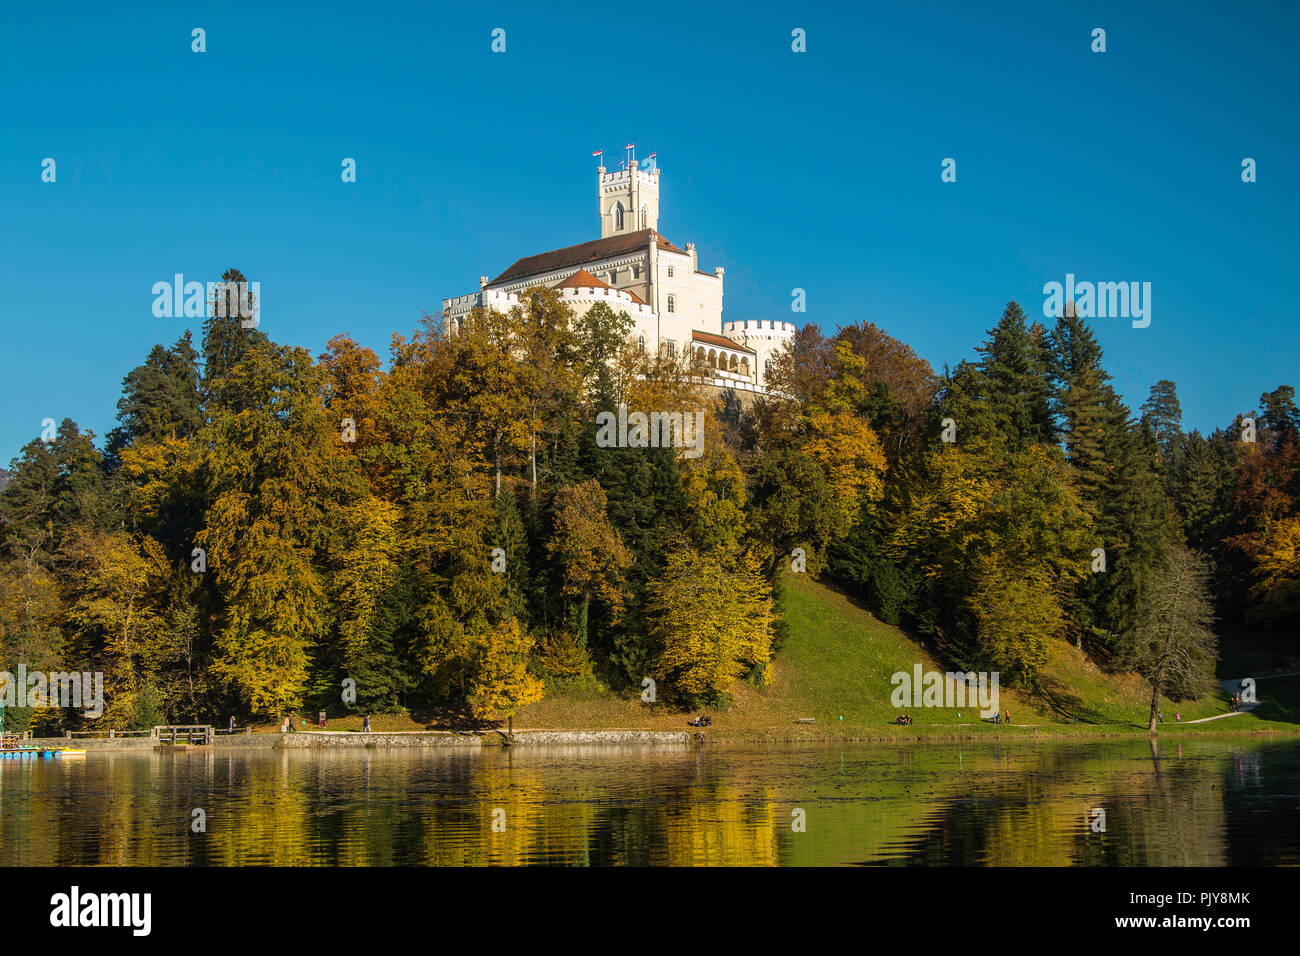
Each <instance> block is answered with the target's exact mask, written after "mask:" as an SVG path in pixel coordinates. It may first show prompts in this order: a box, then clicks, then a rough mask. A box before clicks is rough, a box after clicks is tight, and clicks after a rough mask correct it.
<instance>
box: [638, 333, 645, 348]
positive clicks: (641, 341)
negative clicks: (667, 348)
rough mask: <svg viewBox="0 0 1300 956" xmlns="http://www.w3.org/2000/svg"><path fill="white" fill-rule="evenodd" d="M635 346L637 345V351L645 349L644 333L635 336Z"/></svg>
mask: <svg viewBox="0 0 1300 956" xmlns="http://www.w3.org/2000/svg"><path fill="white" fill-rule="evenodd" d="M636 347H637V351H639V352H644V351H645V333H642V334H641V335H639V336H637V340H636Z"/></svg>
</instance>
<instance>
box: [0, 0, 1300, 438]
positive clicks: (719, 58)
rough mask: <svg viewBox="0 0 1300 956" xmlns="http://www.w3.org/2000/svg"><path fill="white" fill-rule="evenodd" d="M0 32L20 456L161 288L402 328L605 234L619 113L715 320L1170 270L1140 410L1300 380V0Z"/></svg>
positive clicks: (40, 20) (993, 304) (284, 337)
mask: <svg viewBox="0 0 1300 956" xmlns="http://www.w3.org/2000/svg"><path fill="white" fill-rule="evenodd" d="M976 8H982V9H976ZM194 27H202V28H204V29H205V30H206V31H207V52H206V53H202V54H198V53H193V52H191V50H190V45H191V37H190V31H191V29H193V28H194ZM496 27H501V28H504V29H505V30H506V47H507V49H506V53H504V54H493V53H492V52H491V51H490V43H491V36H490V34H491V31H492V30H493V28H496ZM796 27H801V28H803V29H805V30H806V31H807V38H808V39H807V47H808V50H807V52H806V53H802V54H796V53H793V52H792V51H791V48H790V44H791V40H790V34H791V30H792V29H794V28H796ZM1094 27H1103V28H1104V29H1105V30H1106V31H1107V52H1105V53H1104V54H1094V53H1092V52H1091V50H1090V45H1091V37H1090V34H1091V31H1092V29H1093V28H1094ZM0 28H2V31H3V32H2V35H0V56H2V59H0V79H2V80H3V89H4V90H5V95H4V97H3V98H2V100H0V111H2V115H3V119H2V121H0V129H3V130H4V142H5V143H6V144H7V145H6V146H5V147H4V149H2V150H0V310H2V311H0V333H2V337H0V342H2V343H3V345H2V347H0V407H3V409H4V414H3V415H0V461H7V460H8V459H9V458H10V457H11V456H12V455H13V454H15V453H16V452H17V451H18V449H19V448H20V447H21V445H22V444H23V443H25V442H26V441H28V440H30V438H32V437H35V436H36V435H37V434H38V433H39V431H40V422H41V419H43V418H47V417H49V418H55V419H59V420H61V419H63V418H64V417H71V418H73V419H75V420H76V421H78V422H79V423H80V424H82V425H83V427H89V428H91V429H93V430H94V431H95V432H96V433H97V434H98V435H99V436H101V438H102V436H103V435H104V434H105V433H106V432H107V430H108V429H109V428H110V427H112V425H113V421H114V415H115V405H116V401H117V398H118V396H119V393H120V385H121V380H122V377H123V376H124V375H125V374H126V373H127V371H129V370H130V369H131V368H132V367H133V366H134V365H137V364H139V363H140V362H141V361H142V360H143V359H144V356H145V355H146V353H147V352H148V350H149V348H150V346H151V345H153V344H154V343H155V342H165V343H170V342H171V341H173V340H175V339H176V337H177V336H178V335H179V334H180V332H181V331H182V329H183V328H184V325H185V322H184V320H179V319H157V318H155V317H154V316H153V314H152V302H153V296H152V294H151V292H150V289H151V287H152V285H153V283H154V282H157V281H162V280H170V279H171V277H172V276H173V274H175V273H178V272H180V273H183V274H184V275H185V276H186V277H187V279H199V280H207V279H215V278H217V277H218V276H219V274H220V273H221V272H222V271H223V270H224V269H225V268H227V267H228V266H231V265H234V266H237V267H238V268H240V269H241V270H242V271H243V272H244V273H245V274H246V275H248V276H249V277H250V278H252V279H256V280H258V281H260V282H261V290H262V300H261V305H262V316H261V318H262V326H261V327H262V329H263V330H264V331H266V332H267V333H268V334H269V335H270V336H271V337H272V338H274V339H275V340H277V341H280V342H286V343H294V344H299V345H303V346H306V347H309V348H311V349H312V350H313V351H314V352H318V351H319V350H320V349H321V347H322V346H323V345H324V343H325V342H326V341H327V340H328V339H329V338H330V337H331V336H332V335H334V334H336V333H339V332H348V333H350V334H352V335H353V336H354V337H355V338H357V339H358V340H359V341H361V342H362V343H364V344H366V345H369V346H371V347H372V348H374V349H375V350H376V351H377V352H379V353H380V355H381V356H385V357H386V356H387V347H388V342H389V340H390V338H391V336H392V334H393V333H394V332H403V333H406V332H409V330H410V329H411V328H413V327H414V326H415V325H417V324H418V322H419V318H420V314H421V312H422V310H426V309H428V310H431V311H436V310H437V308H438V307H439V304H440V301H441V299H442V298H443V297H445V296H451V295H458V294H463V293H465V292H469V291H472V290H474V289H476V288H477V277H478V276H479V275H480V274H484V273H486V274H491V275H495V274H497V273H498V272H500V271H501V270H503V269H504V268H505V267H506V266H507V265H509V264H510V263H511V262H512V261H513V260H514V259H516V258H518V257H519V256H522V255H527V254H531V253H536V252H541V251H544V250H546V249H551V248H555V247H559V246H564V245H569V244H571V243H575V242H581V241H585V240H587V239H590V238H595V237H597V236H598V235H599V224H598V222H597V219H596V213H595V203H594V201H593V190H594V181H595V175H596V174H595V164H596V163H595V160H594V159H593V158H592V156H591V151H592V150H594V149H597V148H602V147H603V148H604V149H605V150H606V157H607V164H609V165H616V164H617V160H618V158H620V157H621V151H620V148H621V147H622V146H623V144H624V143H625V142H629V141H632V142H636V143H637V144H638V153H639V154H640V155H642V156H644V155H646V154H648V153H649V152H652V151H655V152H657V153H658V158H659V164H660V168H661V169H662V176H663V179H662V183H663V196H662V204H661V213H660V220H659V228H660V231H661V232H662V233H663V234H664V235H665V236H666V237H668V239H670V240H671V241H672V242H674V243H676V244H677V245H684V244H685V243H686V242H689V241H693V242H695V243H696V244H697V246H698V248H699V253H700V261H701V267H702V268H704V269H706V270H712V269H713V267H714V266H718V265H721V266H724V267H725V268H726V298H725V303H724V305H725V311H724V318H727V319H745V318H770V319H783V320H795V321H804V320H807V321H812V322H816V323H818V324H819V325H821V326H822V327H824V328H825V329H826V330H828V331H833V330H834V328H835V326H836V325H839V324H847V323H849V322H854V321H857V320H859V319H868V320H871V321H873V322H876V323H877V324H879V325H881V326H882V327H884V328H885V329H886V330H887V331H888V332H890V333H891V334H893V335H895V336H897V337H898V338H900V339H902V340H903V341H905V342H907V343H909V344H910V345H912V346H913V347H915V348H916V349H917V351H918V352H919V353H920V354H921V355H922V356H924V357H925V358H927V359H928V360H929V361H930V362H931V363H932V364H934V366H935V367H936V369H938V368H941V367H942V365H943V364H944V363H945V362H947V363H955V362H956V361H958V360H960V359H962V358H968V357H971V356H973V354H974V352H973V350H974V348H975V346H976V345H978V344H979V343H980V342H981V341H982V340H983V338H984V334H985V331H986V330H987V329H988V328H990V327H991V326H992V325H993V324H994V323H995V322H996V320H997V318H998V316H999V315H1000V314H1001V311H1002V307H1003V305H1004V304H1005V303H1006V301H1007V300H1009V299H1016V300H1018V301H1019V302H1020V303H1021V304H1022V306H1023V307H1024V308H1025V310H1026V312H1027V313H1029V314H1030V315H1031V316H1041V314H1042V313H1041V309H1042V303H1043V294H1042V287H1043V284H1044V283H1045V282H1048V281H1053V280H1055V281H1063V280H1064V278H1065V274H1066V273H1067V272H1072V273H1074V274H1075V275H1076V276H1077V278H1078V279H1080V280H1091V281H1146V282H1150V283H1151V284H1152V322H1151V325H1150V327H1149V328H1146V329H1133V328H1131V326H1130V324H1129V322H1128V321H1127V320H1124V319H1097V320H1095V321H1094V325H1095V327H1096V330H1097V332H1098V334H1099V337H1100V339H1101V342H1102V344H1103V346H1104V348H1105V350H1106V361H1107V365H1108V368H1109V369H1110V370H1111V371H1112V373H1113V374H1114V375H1115V378H1116V382H1117V385H1118V387H1119V388H1120V390H1121V391H1122V393H1123V394H1124V396H1125V398H1126V399H1127V400H1128V401H1129V402H1130V404H1131V405H1134V406H1136V405H1137V404H1140V403H1141V401H1142V400H1143V399H1144V398H1145V396H1146V393H1147V389H1148V388H1149V387H1150V385H1151V383H1153V382H1155V381H1156V380H1158V379H1160V378H1171V379H1173V380H1174V381H1175V382H1176V383H1177V385H1178V390H1179V395H1180V398H1181V400H1182V404H1183V409H1184V424H1185V426H1188V427H1192V426H1194V427H1200V428H1202V429H1209V428H1212V427H1214V426H1216V425H1219V424H1224V423H1226V422H1227V421H1228V420H1230V419H1231V417H1232V416H1233V415H1234V414H1235V413H1237V412H1239V411H1245V410H1248V409H1250V408H1253V407H1254V406H1255V403H1256V401H1257V399H1258V397H1259V394H1260V393H1261V392H1262V391H1264V390H1266V389H1272V388H1274V387H1276V386H1277V385H1278V384H1282V383H1287V384H1296V385H1300V374H1297V362H1296V355H1297V353H1298V352H1300V349H1298V348H1297V346H1300V331H1298V326H1297V323H1296V321H1295V319H1294V317H1293V315H1292V313H1293V312H1294V304H1293V303H1292V302H1291V301H1290V299H1291V295H1292V290H1293V287H1294V282H1293V281H1292V277H1293V276H1294V274H1295V270H1296V260H1297V239H1296V227H1297V223H1298V222H1300V201H1298V192H1297V190H1298V188H1300V187H1298V186H1297V180H1296V174H1295V161H1296V157H1297V155H1300V143H1297V138H1298V136H1300V134H1298V133H1297V129H1298V124H1297V122H1296V119H1297V117H1296V108H1295V93H1296V90H1297V89H1300V82H1297V79H1298V77H1297V73H1298V72H1300V71H1298V70H1297V65H1296V63H1297V58H1296V55H1295V51H1296V50H1297V48H1300V29H1298V28H1300V4H1295V3H1290V2H1287V3H1252V2H1236V3H1226V2H1225V3H1203V2H1202V3H1196V2H1191V3H1189V2H1177V3H1131V2H1116V3H1084V4H1069V5H1066V4H1059V3H1051V2H1042V0H1038V2H1024V3H1012V2H1007V3H991V4H974V3H965V2H962V3H927V4H916V5H906V4H890V5H888V6H887V7H881V8H879V9H870V10H868V9H866V8H865V7H864V6H863V5H862V4H859V3H851V4H842V5H841V4H835V5H828V4H816V5H810V4H793V3H781V4H774V3H743V4H742V3H734V4H713V3H704V4H700V3H693V4H683V3H672V2H660V3H640V4H601V5H594V6H593V5H586V4H584V5H567V4H555V5H538V4H501V3H491V4H465V5H457V6H455V7H454V8H452V9H450V10H447V9H443V8H442V6H441V5H435V4H429V3H409V4H396V3H386V2H382V0H377V2H370V3H310V4H307V3H303V4H288V3H274V2H268V3H240V2H222V3H180V2H166V3H153V4H150V3H141V4H131V5H118V4H114V5H104V4H89V3H68V4H62V5H60V6H59V7H58V8H57V9H55V8H50V7H43V6H40V5H30V4H6V5H5V8H4V11H3V13H0ZM45 157H53V158H54V159H55V160H56V162H57V164H58V165H57V176H58V178H57V182H55V183H52V184H51V183H42V182H41V177H40V173H41V161H42V159H44V158H45ZM343 157H354V158H355V159H356V160H357V163H358V181H357V182H356V183H355V184H344V183H342V182H341V180H340V175H339V173H340V163H341V161H342V159H343ZM610 157H612V158H613V161H612V162H610ZM945 157H953V158H955V159H956V160H957V182H956V183H953V184H944V183H941V182H940V162H941V160H942V159H943V158H945ZM1244 157H1252V158H1254V159H1255V160H1256V161H1257V163H1258V177H1259V181H1258V182H1256V183H1253V184H1244V183H1242V182H1241V175H1240V172H1241V161H1242V159H1243V158H1244ZM795 287H799V288H803V289H805V290H806V291H807V302H808V311H807V313H806V314H805V315H793V314H792V313H791V311H790V303H791V290H792V289H793V288H795ZM196 331H197V330H196Z"/></svg>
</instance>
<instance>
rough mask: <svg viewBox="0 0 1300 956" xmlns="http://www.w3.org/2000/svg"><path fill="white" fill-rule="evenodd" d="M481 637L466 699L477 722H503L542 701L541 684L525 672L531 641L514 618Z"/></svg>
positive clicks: (531, 647) (502, 622) (506, 620)
mask: <svg viewBox="0 0 1300 956" xmlns="http://www.w3.org/2000/svg"><path fill="white" fill-rule="evenodd" d="M485 637H486V639H485V640H484V641H483V643H482V644H481V645H480V647H479V653H478V656H477V660H476V661H475V667H474V673H473V675H472V676H471V677H470V680H469V694H468V698H467V699H468V700H469V705H470V711H471V713H473V715H474V716H475V717H476V718H478V719H479V720H504V719H505V718H507V717H511V716H513V715H514V713H515V711H516V710H518V709H519V708H520V707H525V706H527V705H528V704H531V703H534V702H535V701H539V700H541V699H542V682H541V681H540V680H538V679H537V678H536V677H534V676H533V675H532V674H529V673H528V654H529V652H530V651H531V650H532V649H533V638H532V636H531V635H529V634H528V633H526V632H525V631H524V630H523V629H522V628H521V627H520V626H519V620H518V618H514V617H509V618H506V619H505V620H504V621H501V622H500V623H499V624H497V626H496V627H494V628H493V629H492V630H491V631H490V632H489V633H488V634H487V635H486V636H485Z"/></svg>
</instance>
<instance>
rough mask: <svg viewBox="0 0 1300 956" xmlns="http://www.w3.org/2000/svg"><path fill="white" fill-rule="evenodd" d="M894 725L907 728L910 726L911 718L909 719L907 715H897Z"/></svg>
mask: <svg viewBox="0 0 1300 956" xmlns="http://www.w3.org/2000/svg"><path fill="white" fill-rule="evenodd" d="M894 723H896V724H901V725H902V726H904V727H909V726H911V724H912V718H911V717H909V716H908V715H907V714H899V715H898V716H897V717H896V718H894Z"/></svg>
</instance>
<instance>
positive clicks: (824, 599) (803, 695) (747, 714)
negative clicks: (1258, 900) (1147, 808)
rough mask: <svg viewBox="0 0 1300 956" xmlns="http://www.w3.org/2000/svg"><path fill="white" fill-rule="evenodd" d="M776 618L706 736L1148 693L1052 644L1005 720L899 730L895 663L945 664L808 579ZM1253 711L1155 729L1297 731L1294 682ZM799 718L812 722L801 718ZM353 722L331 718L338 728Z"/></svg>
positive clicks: (603, 719)
mask: <svg viewBox="0 0 1300 956" xmlns="http://www.w3.org/2000/svg"><path fill="white" fill-rule="evenodd" d="M785 615H786V619H787V621H788V622H789V624H790V637H789V639H788V640H787V642H786V644H785V646H784V647H782V648H781V650H780V653H779V654H778V655H777V659H776V663H775V680H774V682H773V685H772V686H771V687H768V688H758V687H754V686H751V685H749V684H741V685H740V686H738V687H737V688H736V691H735V693H734V699H733V701H732V703H731V705H730V706H729V707H727V708H725V709H724V710H722V711H717V712H713V718H714V724H713V728H712V730H710V731H709V736H710V737H711V738H714V739H719V738H729V739H771V740H800V739H807V740H816V739H825V738H858V739H917V738H922V739H924V738H936V739H943V738H955V737H967V736H980V737H982V736H1002V737H1005V736H1008V735H1013V736H1032V735H1042V734H1051V735H1054V736H1055V735H1062V736H1073V735H1091V734H1127V733H1144V732H1145V730H1146V721H1147V713H1148V709H1149V707H1150V690H1149V689H1148V687H1147V685H1146V682H1145V681H1143V680H1142V679H1141V678H1139V677H1138V676H1136V675H1131V674H1130V675H1118V676H1113V675H1107V674H1103V673H1102V672H1101V671H1100V670H1098V669H1097V667H1096V666H1094V665H1093V664H1092V663H1091V662H1090V661H1089V660H1088V659H1087V658H1086V657H1085V656H1084V655H1083V653H1082V652H1080V651H1078V650H1076V649H1075V648H1073V647H1070V646H1068V645H1066V644H1063V643H1054V644H1053V645H1052V647H1051V649H1050V654H1049V661H1048V664H1047V667H1046V669H1045V675H1044V678H1045V679H1044V686H1045V688H1046V689H1047V692H1048V693H1047V695H1045V696H1042V697H1039V696H1034V695H1031V694H1030V693H1029V692H1027V691H1024V690H1020V689H1016V688H1002V690H1001V700H1000V704H1001V707H1002V709H1003V710H1006V709H1008V708H1009V709H1010V710H1011V715H1012V721H1013V722H1012V724H1011V725H1010V726H1006V725H1003V726H994V725H992V724H989V723H987V722H985V721H982V720H980V718H979V716H978V715H977V714H976V713H975V712H974V710H973V709H971V708H963V709H962V710H961V716H960V717H958V716H957V711H956V710H955V709H947V708H920V709H916V708H910V707H909V708H906V712H907V713H909V714H911V716H912V718H913V721H914V723H913V724H912V725H911V726H910V727H899V726H897V725H892V724H891V723H890V722H891V721H892V720H893V719H894V718H895V717H896V716H897V715H898V713H899V711H898V710H896V709H895V708H894V707H893V705H892V704H891V703H890V693H891V692H892V690H893V685H892V684H891V683H890V677H891V675H893V674H894V673H895V672H897V671H906V672H909V673H910V672H911V671H912V668H913V665H915V664H918V663H919V664H920V665H921V667H922V670H924V671H931V670H937V671H941V670H944V669H945V668H943V667H942V666H941V665H940V664H939V663H938V662H937V661H936V660H934V659H933V658H932V657H931V656H930V655H929V654H927V653H926V652H925V650H924V649H923V648H922V647H921V646H920V645H919V644H917V643H916V642H915V641H913V640H912V639H910V638H909V637H908V636H907V635H906V634H904V633H903V632H902V631H900V630H898V628H895V627H890V626H888V625H886V624H882V623H881V622H880V621H878V620H876V619H875V618H874V617H873V616H872V615H871V614H869V613H868V612H867V611H865V610H863V609H862V608H860V607H858V606H856V605H855V604H853V603H852V602H851V601H850V600H849V599H848V598H847V597H845V596H844V595H843V594H841V593H839V592H837V591H835V590H832V589H831V588H829V587H826V586H825V585H822V584H819V583H817V582H816V581H813V580H812V579H811V578H809V577H808V576H806V575H788V576H787V579H786V594H785ZM1259 688H1260V700H1261V702H1262V703H1261V706H1260V708H1259V709H1258V710H1257V711H1255V712H1253V713H1248V714H1243V715H1241V716H1237V717H1230V718H1227V719H1224V720H1219V721H1213V722H1210V723H1207V724H1199V725H1194V726H1187V725H1186V724H1181V725H1180V724H1176V723H1175V722H1174V719H1173V718H1174V713H1175V712H1176V711H1177V712H1181V714H1182V717H1183V720H1184V721H1187V720H1194V719H1196V718H1198V717H1208V716H1211V715H1213V714H1220V713H1224V712H1225V711H1226V710H1227V696H1226V695H1225V694H1223V693H1222V692H1219V691H1215V692H1213V693H1210V694H1207V695H1205V696H1204V697H1203V698H1202V699H1200V700H1197V701H1182V702H1180V703H1178V704H1174V703H1172V702H1170V701H1164V702H1163V704H1162V709H1163V711H1164V714H1165V723H1164V724H1162V725H1161V728H1160V730H1161V733H1162V734H1185V733H1197V732H1201V733H1242V732H1252V731H1261V730H1285V731H1292V732H1294V731H1296V730H1300V723H1297V722H1300V678H1278V679H1273V680H1261V681H1260V684H1259ZM800 717H812V718H815V720H816V724H814V725H811V726H809V725H799V724H796V723H795V720H796V719H797V718H800ZM353 723H355V724H356V725H357V727H359V726H360V720H359V719H355V718H353V719H345V720H338V721H330V728H331V729H348V728H350V727H351V725H352V724H353ZM401 723H402V722H401V721H399V720H397V719H395V718H384V717H376V718H375V720H374V726H375V729H376V730H387V729H393V730H398V729H415V727H416V725H414V724H406V725H405V726H399V724H401ZM514 726H515V729H516V730H521V729H541V728H548V729H551V728H553V729H574V730H576V729H627V728H638V729H647V730H682V729H685V726H686V716H685V715H683V714H682V713H681V712H679V711H676V710H672V709H670V708H667V707H665V706H663V705H660V706H657V707H654V708H650V707H647V706H646V705H643V704H642V703H641V702H640V699H639V695H637V694H633V693H630V692H629V693H626V694H623V695H618V696H616V695H613V694H610V693H608V692H605V691H600V690H596V689H588V688H576V687H567V688H565V687H553V688H548V691H547V697H546V699H544V700H542V701H540V702H539V703H536V704H533V705H531V706H529V707H525V708H523V709H522V710H521V711H520V713H519V714H518V715H516V717H515V720H514Z"/></svg>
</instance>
